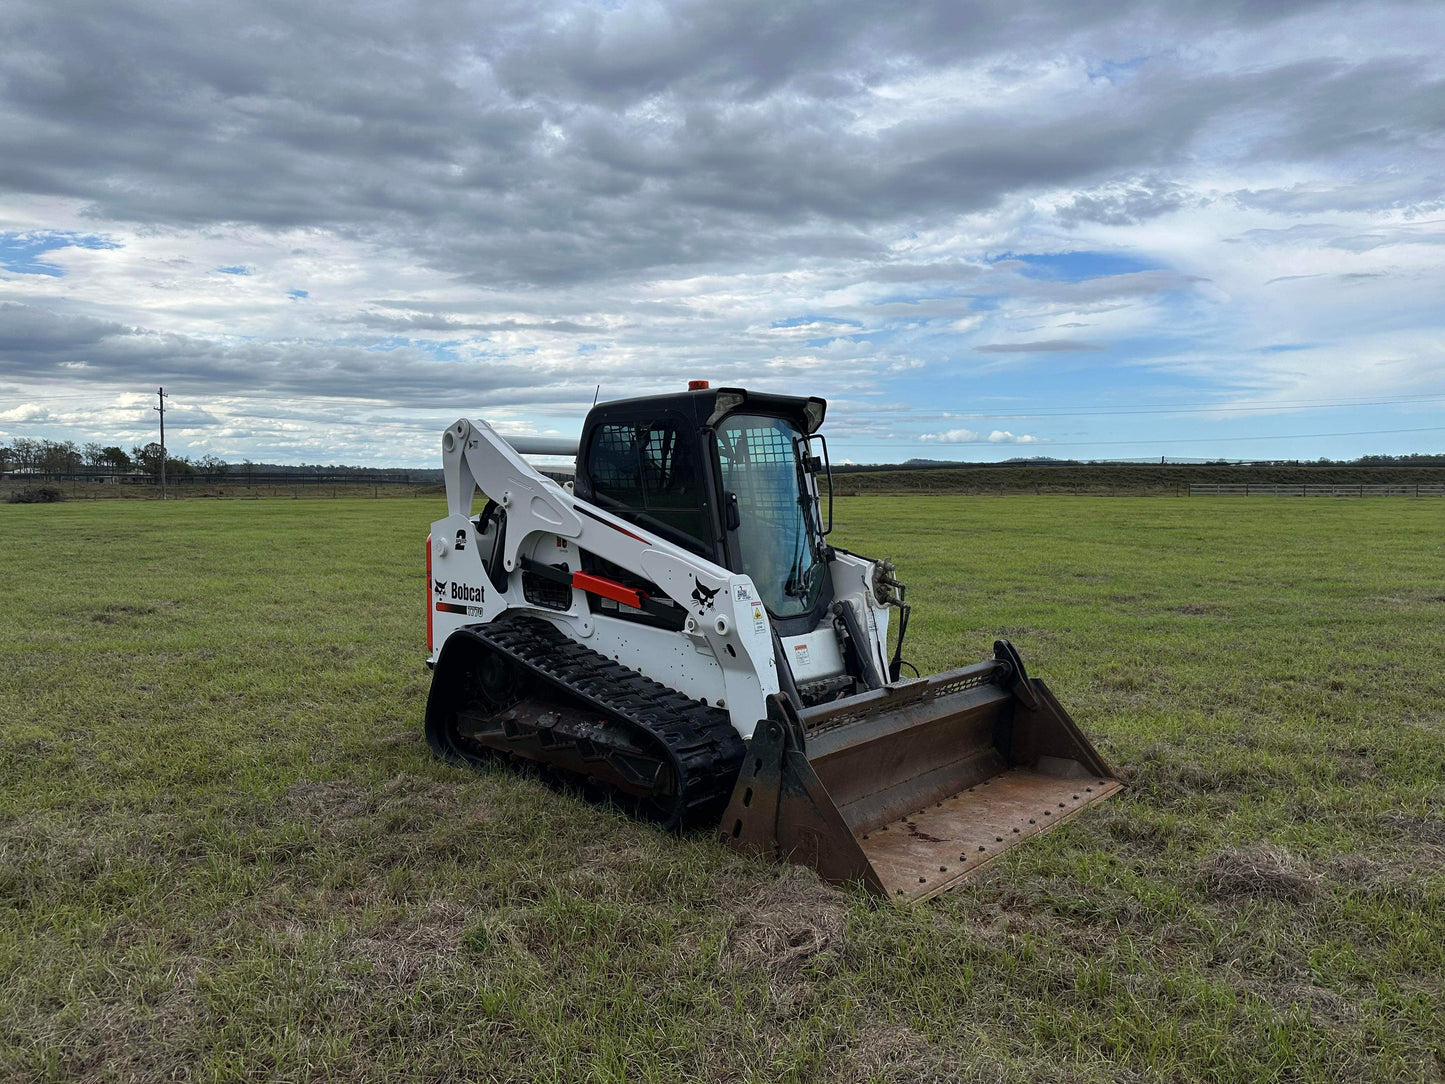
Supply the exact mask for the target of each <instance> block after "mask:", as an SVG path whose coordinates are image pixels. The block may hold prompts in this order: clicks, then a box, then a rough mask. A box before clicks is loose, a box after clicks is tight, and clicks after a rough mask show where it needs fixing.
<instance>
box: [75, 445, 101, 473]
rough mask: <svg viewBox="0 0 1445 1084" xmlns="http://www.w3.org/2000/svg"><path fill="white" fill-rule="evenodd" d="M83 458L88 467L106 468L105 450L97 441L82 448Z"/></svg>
mask: <svg viewBox="0 0 1445 1084" xmlns="http://www.w3.org/2000/svg"><path fill="white" fill-rule="evenodd" d="M80 455H81V458H83V459H84V460H85V465H86V466H87V467H91V468H96V467H103V466H105V449H104V448H102V447H101V446H100V445H99V444H97V443H95V441H90V442H89V443H88V444H82V445H81V446H80Z"/></svg>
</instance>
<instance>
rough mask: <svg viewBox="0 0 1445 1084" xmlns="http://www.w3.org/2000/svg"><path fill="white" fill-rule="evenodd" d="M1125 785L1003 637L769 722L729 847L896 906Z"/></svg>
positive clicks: (732, 816) (774, 711)
mask: <svg viewBox="0 0 1445 1084" xmlns="http://www.w3.org/2000/svg"><path fill="white" fill-rule="evenodd" d="M1120 787H1121V784H1120V783H1119V781H1118V779H1117V778H1116V777H1115V776H1114V774H1113V772H1112V771H1111V770H1110V768H1109V766H1108V765H1107V764H1105V763H1104V760H1103V758H1102V757H1100V756H1099V754H1098V752H1097V751H1096V750H1095V749H1094V747H1093V746H1092V745H1091V744H1090V743H1089V741H1088V739H1086V738H1085V737H1084V735H1083V734H1082V733H1081V732H1080V730H1079V728H1078V727H1077V726H1076V725H1075V724H1074V721H1073V720H1072V719H1071V718H1069V715H1068V713H1067V712H1065V711H1064V709H1063V707H1062V706H1060V704H1059V702H1058V701H1057V700H1055V699H1054V696H1053V694H1052V693H1050V692H1049V690H1048V687H1047V686H1046V685H1044V683H1043V682H1042V681H1039V680H1037V679H1030V678H1029V677H1028V675H1027V673H1026V672H1025V670H1024V666H1023V661H1022V660H1021V659H1020V658H1019V656H1018V652H1017V651H1015V650H1014V647H1013V645H1012V644H1010V643H1009V642H1008V641H1007V640H1000V641H998V642H997V643H995V644H994V658H993V659H992V660H989V661H987V662H983V663H980V664H978V665H977V666H968V667H963V668H962V669H958V670H951V671H947V672H945V673H942V674H935V675H933V676H932V677H928V678H924V679H922V680H919V681H911V682H908V683H907V684H902V685H892V686H887V687H885V688H882V689H874V690H871V691H869V692H866V693H861V694H859V695H858V696H853V697H848V698H847V699H844V700H836V701H833V702H831V703H828V704H822V705H818V706H816V707H813V708H807V709H804V710H803V711H802V712H801V713H800V712H798V711H797V709H795V708H794V706H793V704H792V702H791V701H790V700H788V699H787V697H785V696H783V695H781V694H778V695H774V696H771V697H769V698H768V716H767V718H766V719H765V720H764V721H763V722H762V723H760V724H759V726H758V728H757V731H756V732H755V733H754V735H753V737H752V740H751V741H750V742H749V746H748V754H747V760H746V761H745V762H744V764H743V768H742V771H741V772H740V773H739V775H738V781H737V784H736V786H735V788H734V790H733V795H732V799H731V801H730V802H729V804H728V808H727V812H726V813H725V814H724V816H723V819H722V822H721V824H720V826H719V834H720V838H721V840H722V842H723V843H725V844H727V845H728V846H731V847H735V848H738V849H740V850H743V851H747V852H750V853H754V854H764V855H768V856H771V857H776V858H783V859H786V860H788V861H792V862H796V863H799V864H802V865H808V866H812V867H813V868H814V869H816V870H817V871H818V874H819V875H820V876H821V877H823V878H824V879H826V880H829V881H836V882H858V883H862V884H864V885H866V886H867V887H868V888H869V889H870V890H871V891H873V892H875V893H877V894H879V895H885V896H887V897H888V898H889V899H892V900H897V901H900V902H901V901H905V900H918V899H928V898H930V897H932V896H936V895H938V894H939V893H940V892H945V891H947V890H948V889H950V888H954V887H956V886H957V885H958V884H960V883H961V882H962V881H963V880H964V879H966V878H967V877H969V876H970V875H972V874H974V873H976V872H977V871H978V870H980V869H982V868H983V867H984V866H986V865H987V864H988V863H990V862H992V861H994V860H995V859H997V858H998V857H999V855H1001V854H1003V853H1004V852H1006V851H1007V850H1009V849H1010V848H1011V847H1014V846H1016V845H1017V844H1019V843H1021V842H1023V841H1024V840H1025V839H1028V838H1030V837H1032V836H1036V835H1038V834H1039V833H1041V832H1044V831H1047V830H1048V829H1049V828H1052V827H1053V826H1054V825H1056V824H1059V823H1062V822H1063V821H1065V820H1067V819H1068V818H1069V817H1072V816H1074V815H1075V814H1077V813H1078V812H1079V811H1080V810H1081V809H1083V808H1084V807H1085V806H1087V805H1089V804H1091V803H1093V802H1096V801H1098V800H1099V799H1101V798H1106V797H1108V796H1109V795H1111V794H1113V793H1115V792H1116V791H1118V790H1119V789H1120Z"/></svg>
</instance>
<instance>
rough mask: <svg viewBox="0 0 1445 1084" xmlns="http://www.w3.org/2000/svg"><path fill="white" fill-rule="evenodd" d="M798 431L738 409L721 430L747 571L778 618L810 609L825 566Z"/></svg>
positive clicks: (725, 474) (726, 485)
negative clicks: (812, 523)
mask: <svg viewBox="0 0 1445 1084" xmlns="http://www.w3.org/2000/svg"><path fill="white" fill-rule="evenodd" d="M800 437H801V434H800V433H799V432H798V431H797V429H795V428H794V427H793V426H792V425H791V424H790V423H788V422H786V421H783V420H782V419H781V418H764V417H757V416H754V415H748V414H735V415H733V416H732V417H730V418H728V419H727V420H725V421H724V422H723V423H722V425H720V426H719V427H718V431H717V446H718V462H719V464H720V465H721V468H722V486H723V490H724V492H725V493H726V494H729V495H730V496H731V497H732V498H735V499H736V500H737V508H738V521H739V524H738V528H737V539H738V547H739V549H740V550H741V551H742V560H743V571H744V572H746V573H747V574H748V575H749V576H750V577H752V580H753V583H754V585H755V586H756V587H757V589H758V591H759V592H760V593H761V594H762V596H763V601H764V603H766V605H767V607H768V609H769V610H771V611H772V612H773V613H774V614H775V615H777V616H778V617H796V616H797V615H799V614H804V613H807V612H809V611H810V610H812V608H813V604H814V603H815V602H817V600H818V592H819V591H820V590H821V589H822V586H823V575H822V573H823V566H822V563H821V561H820V560H819V553H818V548H817V543H816V540H815V539H814V537H813V534H812V532H811V531H809V529H808V520H807V516H808V514H809V513H808V509H809V506H810V505H811V498H809V497H808V496H807V494H806V491H805V490H804V489H803V481H802V479H803V473H802V470H801V464H800V463H799V460H798V455H799V451H798V448H799V445H798V440H799V439H800Z"/></svg>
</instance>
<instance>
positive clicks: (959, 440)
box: [918, 429, 1046, 444]
mask: <svg viewBox="0 0 1445 1084" xmlns="http://www.w3.org/2000/svg"><path fill="white" fill-rule="evenodd" d="M918 439H919V440H921V441H926V442H928V443H930V444H1043V443H1046V442H1045V441H1044V440H1043V439H1042V438H1040V437H1035V436H1032V435H1030V434H1028V433H1020V434H1018V435H1014V434H1013V433H1011V432H1009V431H1008V430H1006V429H995V430H994V431H993V432H991V433H989V434H988V436H986V437H985V436H983V435H982V434H981V433H978V432H977V431H975V430H973V429H949V430H946V431H944V432H942V433H924V434H922V435H920V436H919V438H918Z"/></svg>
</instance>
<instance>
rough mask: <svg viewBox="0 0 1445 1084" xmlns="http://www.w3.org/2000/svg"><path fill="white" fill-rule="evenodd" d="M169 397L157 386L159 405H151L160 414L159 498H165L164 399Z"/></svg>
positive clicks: (164, 390)
mask: <svg viewBox="0 0 1445 1084" xmlns="http://www.w3.org/2000/svg"><path fill="white" fill-rule="evenodd" d="M169 398H170V396H169V395H167V394H166V389H165V388H157V389H156V399H157V401H158V402H159V403H160V404H161V405H160V406H154V407H151V409H152V410H158V411H160V414H161V500H165V499H166V400H167V399H169Z"/></svg>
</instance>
